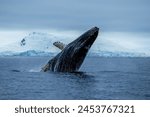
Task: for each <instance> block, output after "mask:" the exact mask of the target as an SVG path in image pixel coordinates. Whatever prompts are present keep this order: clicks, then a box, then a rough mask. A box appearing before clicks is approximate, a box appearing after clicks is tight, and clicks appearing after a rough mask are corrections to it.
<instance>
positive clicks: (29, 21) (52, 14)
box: [0, 0, 150, 32]
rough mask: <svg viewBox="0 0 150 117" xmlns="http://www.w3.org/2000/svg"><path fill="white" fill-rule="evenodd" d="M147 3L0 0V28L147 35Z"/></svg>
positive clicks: (149, 21)
mask: <svg viewBox="0 0 150 117" xmlns="http://www.w3.org/2000/svg"><path fill="white" fill-rule="evenodd" d="M149 14H150V0H0V29H1V30H4V29H5V30H7V29H8V30H14V29H16V30H24V29H62V30H64V29H65V30H70V29H71V30H83V29H86V28H89V27H91V26H98V27H101V29H102V30H104V31H127V32H132V31H133V32H137V31H142V32H149V31H150V15H149Z"/></svg>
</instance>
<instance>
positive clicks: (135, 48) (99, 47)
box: [0, 32, 150, 57]
mask: <svg viewBox="0 0 150 117" xmlns="http://www.w3.org/2000/svg"><path fill="white" fill-rule="evenodd" d="M76 37H78V36H76ZM76 37H75V38H76ZM75 38H72V37H71V36H70V37H69V36H67V35H65V34H64V35H63V36H62V35H56V34H49V33H43V32H32V33H30V34H29V35H27V36H25V37H24V38H21V39H20V40H19V41H18V40H16V41H14V42H12V43H8V44H5V45H2V46H0V56H50V55H56V54H57V53H58V52H60V50H59V49H58V48H56V47H54V46H53V43H54V42H55V41H61V42H63V43H65V44H68V43H69V42H71V41H72V40H74V39H75ZM118 38H119V37H116V35H114V34H113V35H112V34H109V36H108V35H100V36H99V37H98V39H97V40H96V42H95V43H94V44H93V46H92V48H91V49H90V52H89V54H88V55H90V56H105V57H109V56H113V57H121V56H123V57H147V56H150V54H149V53H148V50H147V48H148V46H143V45H144V44H145V43H141V42H138V41H137V40H136V41H134V39H133V37H132V36H131V37H130V38H129V37H128V38H127V39H125V37H124V38H123V36H120V38H123V39H120V40H118ZM145 50H147V51H145Z"/></svg>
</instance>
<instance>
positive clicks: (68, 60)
mask: <svg viewBox="0 0 150 117" xmlns="http://www.w3.org/2000/svg"><path fill="white" fill-rule="evenodd" d="M98 32H99V28H97V27H93V28H91V29H90V30H88V31H87V32H85V33H84V34H82V35H81V36H80V37H78V38H77V39H76V40H74V41H72V42H71V43H69V44H68V45H66V46H65V45H62V44H61V45H62V46H59V43H54V45H55V46H57V47H58V48H60V49H61V50H62V51H61V52H60V53H59V54H57V55H56V56H55V57H54V58H52V59H51V60H49V61H48V63H47V64H46V65H45V66H44V67H43V68H42V71H44V72H46V71H53V72H76V71H78V70H79V68H80V66H81V65H82V63H83V61H84V59H85V57H86V55H87V52H88V51H89V49H90V47H91V46H92V44H93V43H94V41H95V40H96V38H97V36H98Z"/></svg>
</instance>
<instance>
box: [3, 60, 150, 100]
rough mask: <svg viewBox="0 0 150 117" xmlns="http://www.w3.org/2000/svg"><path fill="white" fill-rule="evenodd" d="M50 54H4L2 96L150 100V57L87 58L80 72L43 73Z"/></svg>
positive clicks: (17, 97)
mask: <svg viewBox="0 0 150 117" xmlns="http://www.w3.org/2000/svg"><path fill="white" fill-rule="evenodd" d="M48 60H49V57H1V58H0V99H6V100H8V99H10V100H17V99H18V100H20V99H21V100H22V99H62V100H64V99H65V100H66V99H92V100H93V99H98V100H101V99H135V100H136V99H142V100H143V99H150V58H127V57H126V58H111V57H110V58H106V57H87V58H86V59H85V61H84V63H83V64H82V67H81V69H80V71H82V72H79V73H53V72H47V73H44V72H40V68H41V67H42V66H43V65H44V64H45V63H46V62H47V61H48Z"/></svg>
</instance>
